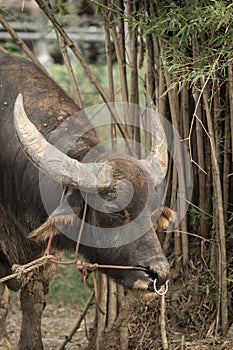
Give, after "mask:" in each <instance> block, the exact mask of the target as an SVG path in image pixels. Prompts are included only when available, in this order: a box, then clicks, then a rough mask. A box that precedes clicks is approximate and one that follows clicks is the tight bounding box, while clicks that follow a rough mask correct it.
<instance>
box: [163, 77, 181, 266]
mask: <svg viewBox="0 0 233 350" xmlns="http://www.w3.org/2000/svg"><path fill="white" fill-rule="evenodd" d="M165 79H166V84H167V88H169V87H170V84H171V77H170V76H169V75H168V74H166V75H165ZM177 93H178V91H177V89H173V90H169V91H168V100H169V106H170V113H171V120H172V125H173V126H174V128H175V129H176V130H179V128H178V118H177V116H178V114H179V105H178V98H177ZM177 152H178V149H174V156H175V158H176V159H177V160H178V159H179V160H180V161H182V160H181V159H180V156H179V153H178V155H176V154H177ZM176 166H179V164H177V162H176ZM181 166H182V165H181ZM177 184H178V179H177V170H176V168H175V165H174V163H173V172H172V193H171V204H172V207H173V206H174V204H175V202H176V197H177ZM174 256H175V260H176V269H177V270H178V271H179V270H180V265H181V261H180V256H181V237H180V233H179V232H178V233H175V235H174Z"/></svg>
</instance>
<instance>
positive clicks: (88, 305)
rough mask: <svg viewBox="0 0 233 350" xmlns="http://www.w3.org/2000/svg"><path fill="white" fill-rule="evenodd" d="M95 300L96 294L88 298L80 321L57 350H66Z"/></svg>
mask: <svg viewBox="0 0 233 350" xmlns="http://www.w3.org/2000/svg"><path fill="white" fill-rule="evenodd" d="M93 298H94V292H92V293H91V295H90V296H89V298H88V301H87V303H86V305H85V307H84V309H83V312H82V313H81V315H80V316H79V319H78V321H77V322H76V324H75V326H74V328H73V329H72V331H71V332H70V334H69V335H68V336H66V338H65V340H64V341H63V343H62V344H61V345H60V346H59V348H58V349H57V350H64V349H65V347H66V345H67V344H68V343H69V342H70V341H71V340H72V338H73V336H74V335H75V333H76V332H77V330H78V329H79V327H80V325H81V323H82V321H83V319H84V318H85V316H86V314H87V311H88V309H89V307H90V306H91V304H92V300H93Z"/></svg>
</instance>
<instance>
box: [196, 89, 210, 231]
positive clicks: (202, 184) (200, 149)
mask: <svg viewBox="0 0 233 350" xmlns="http://www.w3.org/2000/svg"><path fill="white" fill-rule="evenodd" d="M198 100H199V93H198V92H196V93H195V94H194V101H195V105H196V113H197V115H198V119H197V120H196V140H197V162H198V164H199V165H200V167H201V168H202V169H205V153H204V152H205V145H204V137H203V128H202V126H201V124H200V122H199V120H201V121H202V108H201V104H200V103H198ZM198 184H199V196H198V198H199V207H200V208H202V209H203V210H204V211H205V210H206V191H205V189H206V175H205V174H204V173H203V171H201V170H200V168H198ZM199 222H200V232H201V234H202V235H203V237H206V236H207V234H208V232H207V227H206V220H205V217H204V215H203V214H202V215H201V217H200V219H199Z"/></svg>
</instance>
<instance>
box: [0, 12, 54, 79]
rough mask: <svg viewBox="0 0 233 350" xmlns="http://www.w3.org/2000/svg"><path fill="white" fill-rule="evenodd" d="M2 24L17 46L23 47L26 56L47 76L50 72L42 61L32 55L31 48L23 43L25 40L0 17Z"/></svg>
mask: <svg viewBox="0 0 233 350" xmlns="http://www.w3.org/2000/svg"><path fill="white" fill-rule="evenodd" d="M0 23H1V24H2V26H3V27H4V28H5V29H6V30H7V31H8V33H9V34H10V36H11V37H12V39H13V40H14V41H15V42H16V44H17V45H19V46H21V48H22V50H23V51H24V52H25V53H26V55H27V56H28V57H29V58H30V59H31V60H32V62H33V63H34V64H35V65H36V66H37V67H39V68H40V69H41V70H42V71H43V72H44V73H45V74H46V75H48V72H47V71H46V69H45V68H44V66H43V65H42V64H41V63H40V61H39V60H38V59H37V58H36V56H35V55H34V54H33V53H32V51H31V50H30V49H29V47H28V46H27V45H26V44H25V43H24V42H23V40H22V39H21V38H20V37H19V36H18V34H17V33H16V32H15V31H14V29H13V28H11V26H10V25H9V24H8V23H7V21H5V19H4V18H3V17H2V16H0Z"/></svg>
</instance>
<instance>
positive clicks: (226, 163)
mask: <svg viewBox="0 0 233 350" xmlns="http://www.w3.org/2000/svg"><path fill="white" fill-rule="evenodd" d="M227 90H228V89H227ZM226 93H227V94H229V91H227V92H226ZM226 100H227V98H226ZM229 130H231V126H230V116H229V115H228V114H227V115H226V116H225V124H224V135H225V137H224V154H223V212H224V217H225V222H227V210H228V202H229V193H230V177H229V172H230V157H229V154H230V149H231V135H230V133H229Z"/></svg>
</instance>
